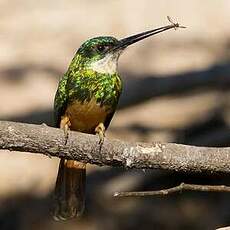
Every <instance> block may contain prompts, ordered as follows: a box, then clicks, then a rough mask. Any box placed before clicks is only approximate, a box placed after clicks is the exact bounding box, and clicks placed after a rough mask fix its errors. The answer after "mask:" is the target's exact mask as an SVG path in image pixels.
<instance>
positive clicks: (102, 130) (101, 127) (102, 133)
mask: <svg viewBox="0 0 230 230" xmlns="http://www.w3.org/2000/svg"><path fill="white" fill-rule="evenodd" d="M95 132H96V134H98V136H99V145H100V146H102V144H103V143H104V137H105V126H104V124H103V123H99V125H98V126H97V127H96V128H95Z"/></svg>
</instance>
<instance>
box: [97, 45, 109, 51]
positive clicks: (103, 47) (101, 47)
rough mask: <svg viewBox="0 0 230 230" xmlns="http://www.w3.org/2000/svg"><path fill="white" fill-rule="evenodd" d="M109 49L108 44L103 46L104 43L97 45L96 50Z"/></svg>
mask: <svg viewBox="0 0 230 230" xmlns="http://www.w3.org/2000/svg"><path fill="white" fill-rule="evenodd" d="M108 49H109V46H104V45H98V46H97V50H98V51H99V52H104V51H106V50H108Z"/></svg>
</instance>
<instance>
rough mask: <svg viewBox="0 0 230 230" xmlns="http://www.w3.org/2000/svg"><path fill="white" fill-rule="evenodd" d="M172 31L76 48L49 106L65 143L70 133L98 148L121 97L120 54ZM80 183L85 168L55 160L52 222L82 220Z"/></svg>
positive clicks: (95, 41)
mask: <svg viewBox="0 0 230 230" xmlns="http://www.w3.org/2000/svg"><path fill="white" fill-rule="evenodd" d="M177 27H180V26H179V24H178V23H176V24H175V23H173V24H170V25H167V26H164V27H160V28H157V29H153V30H149V31H146V32H143V33H139V34H136V35H133V36H130V37H127V38H124V39H121V40H117V39H116V38H114V37H109V36H102V37H95V38H92V39H89V40H87V41H86V42H84V43H83V44H82V45H81V46H80V48H79V49H78V50H77V52H76V54H75V56H74V58H73V59H72V61H71V63H70V65H69V68H68V70H67V72H66V73H65V74H64V76H63V77H62V78H61V80H60V82H59V86H58V89H57V92H56V95H55V101H54V111H55V123H56V127H59V128H61V129H63V131H64V134H65V139H66V140H67V137H68V130H69V129H70V130H74V131H79V132H83V133H90V134H98V136H99V139H100V144H102V143H103V140H104V135H105V130H106V129H107V128H108V126H109V123H110V121H111V119H112V117H113V114H114V112H115V110H116V107H117V104H118V100H119V97H120V94H121V91H122V81H121V78H120V76H119V74H118V71H117V66H118V58H119V57H120V55H121V53H122V52H123V50H124V49H125V48H127V47H128V46H130V45H131V44H134V43H136V42H138V41H141V40H143V39H145V38H147V37H150V36H152V35H155V34H158V33H161V32H163V31H166V30H169V29H171V28H177ZM85 180H86V164H85V163H80V162H77V161H75V160H69V159H68V160H67V159H65V158H62V159H61V160H60V164H59V171H58V175H57V181H56V188H55V207H54V218H55V219H56V220H66V219H69V218H73V217H75V216H80V215H81V214H82V212H83V210H84V205H85Z"/></svg>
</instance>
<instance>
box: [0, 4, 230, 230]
mask: <svg viewBox="0 0 230 230" xmlns="http://www.w3.org/2000/svg"><path fill="white" fill-rule="evenodd" d="M229 12H230V1H227V0H218V1H217V0H213V1H208V0H203V1H198V0H193V1H183V0H174V1H166V0H161V1H150V0H142V1H137V0H116V1H115V0H113V1H112V0H111V1H103V0H94V1H89V0H85V1H80V0H68V1H64V0H56V1H54V0H48V1H47V0H40V1H35V0H13V1H7V0H1V1H0V31H1V32H0V51H1V52H0V99H1V100H0V120H11V121H20V122H27V123H36V124H41V123H46V124H48V125H53V124H52V107H53V98H54V94H55V91H56V88H57V83H58V80H59V78H60V77H61V76H62V75H63V73H64V72H65V71H66V69H67V67H68V65H69V62H70V60H71V59H72V57H73V55H74V53H75V52H76V50H77V48H78V47H79V46H80V45H81V43H82V42H83V41H85V40H86V39H88V38H91V37H94V36H98V35H112V36H115V37H117V38H122V37H127V36H129V35H131V34H135V33H138V32H142V31H145V30H148V29H151V28H155V27H159V26H162V25H166V24H168V21H167V19H166V16H167V15H169V16H171V17H172V18H174V19H175V20H178V22H179V23H181V24H182V25H185V26H187V29H179V30H177V31H174V30H171V31H167V32H165V33H162V34H159V35H157V36H155V37H152V38H150V39H147V40H144V41H142V42H140V43H138V44H136V45H134V46H132V47H130V48H129V49H128V50H127V51H126V52H125V53H124V54H123V56H122V57H121V58H120V62H119V69H120V73H121V75H122V77H123V81H124V84H125V85H124V92H123V95H122V97H121V100H120V105H119V109H118V111H117V113H116V114H115V116H114V118H113V121H112V123H111V126H110V128H109V130H108V132H107V137H109V138H120V139H124V140H127V141H145V142H153V141H160V142H176V143H183V144H192V145H202V146H219V147H221V146H229V144H230V128H229V125H230V92H229V88H230V24H229V23H230V14H229ZM58 161H59V160H58V159H55V158H52V159H50V158H48V157H45V156H42V155H37V154H36V155H35V154H26V153H16V152H8V151H0V162H1V166H0V229H4V230H5V229H7V230H14V229H19V230H29V229H34V230H38V229H51V230H53V229H57V230H59V229H66V230H71V229H82V230H94V229H96V230H98V229H102V230H104V229H111V230H118V229H122V230H123V229H125V230H126V229H215V228H217V227H220V226H226V225H230V195H229V194H217V193H212V194H211V193H210V194H207V193H195V192H186V193H183V194H176V195H171V196H168V197H164V198H157V197H153V198H150V197H148V198H140V199H132V198H131V199H113V198H112V194H113V193H114V192H115V191H136V190H154V189H161V188H167V187H170V186H174V185H178V184H179V183H180V182H182V181H183V182H187V183H197V184H199V183H200V184H202V183H203V184H226V185H229V184H230V182H229V177H227V176H223V175H222V176H220V175H215V176H214V175H212V176H210V175H202V176H201V175H185V174H181V173H176V172H165V171H160V170H146V171H142V170H125V169H120V168H113V169H112V168H108V167H97V166H89V167H88V176H87V204H86V211H85V215H84V216H83V218H82V219H81V220H77V219H74V220H72V221H69V222H65V223H58V222H55V221H53V220H52V217H51V215H50V207H51V206H52V203H51V197H52V190H53V187H54V183H55V180H56V173H57V166H58Z"/></svg>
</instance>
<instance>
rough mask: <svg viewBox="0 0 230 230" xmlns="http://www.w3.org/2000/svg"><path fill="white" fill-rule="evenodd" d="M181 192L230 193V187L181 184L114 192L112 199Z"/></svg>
mask: <svg viewBox="0 0 230 230" xmlns="http://www.w3.org/2000/svg"><path fill="white" fill-rule="evenodd" d="M182 191H199V192H230V186H226V185H197V184H185V183H181V184H180V185H178V186H175V187H172V188H168V189H162V190H157V191H144V192H115V193H114V197H140V196H166V195H170V194H172V193H177V192H182Z"/></svg>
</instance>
